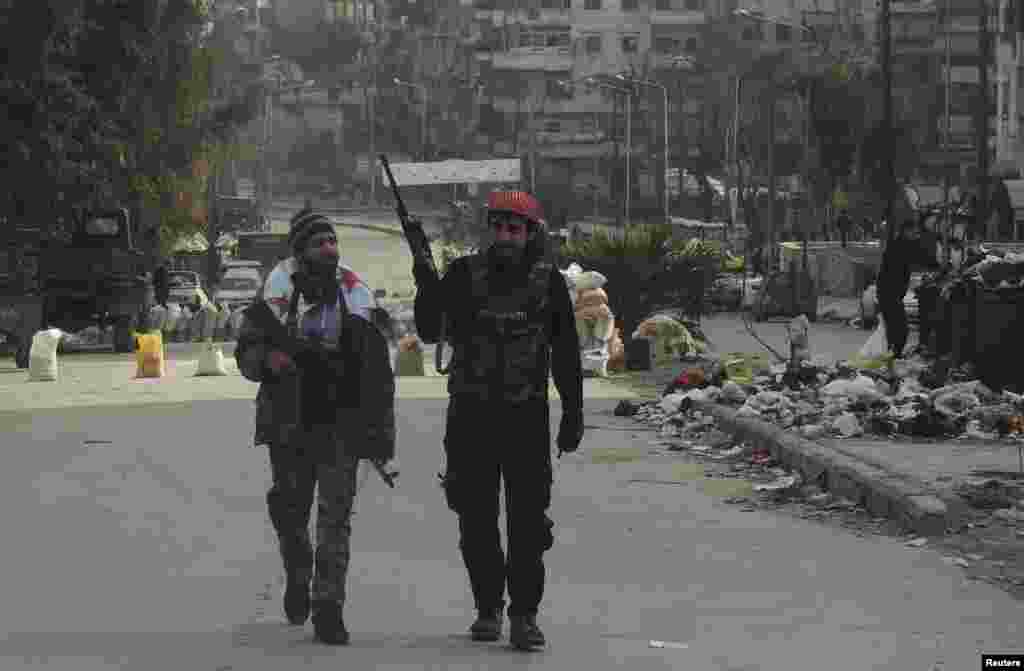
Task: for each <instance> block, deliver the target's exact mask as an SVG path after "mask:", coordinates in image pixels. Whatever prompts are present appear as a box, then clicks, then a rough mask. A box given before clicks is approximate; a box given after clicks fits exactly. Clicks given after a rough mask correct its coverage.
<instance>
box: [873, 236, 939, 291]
mask: <svg viewBox="0 0 1024 671" xmlns="http://www.w3.org/2000/svg"><path fill="white" fill-rule="evenodd" d="M934 243H935V240H934V237H933V236H923V237H922V238H921V239H920V240H907V239H906V238H895V239H893V240H890V241H889V242H888V244H887V245H886V247H885V251H884V252H882V266H881V268H880V270H879V273H878V300H879V301H890V302H896V301H900V302H902V301H903V296H904V295H906V293H907V288H908V287H909V286H910V272H911V270H913V269H914V268H915V267H920V268H928V269H935V268H938V267H939V264H938V262H937V261H936V260H935V258H934ZM929 245H931V248H929Z"/></svg>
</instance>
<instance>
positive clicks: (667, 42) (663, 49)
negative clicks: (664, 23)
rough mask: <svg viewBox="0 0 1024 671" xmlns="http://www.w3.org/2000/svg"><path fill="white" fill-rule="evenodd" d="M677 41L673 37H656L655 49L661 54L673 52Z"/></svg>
mask: <svg viewBox="0 0 1024 671" xmlns="http://www.w3.org/2000/svg"><path fill="white" fill-rule="evenodd" d="M677 44H678V42H676V41H675V40H674V39H672V38H671V37H656V38H654V50H655V51H656V52H657V53H659V54H671V53H674V52H675V50H676V45H677Z"/></svg>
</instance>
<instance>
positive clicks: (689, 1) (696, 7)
mask: <svg viewBox="0 0 1024 671" xmlns="http://www.w3.org/2000/svg"><path fill="white" fill-rule="evenodd" d="M686 9H687V10H688V11H691V12H700V11H703V10H704V0H686Z"/></svg>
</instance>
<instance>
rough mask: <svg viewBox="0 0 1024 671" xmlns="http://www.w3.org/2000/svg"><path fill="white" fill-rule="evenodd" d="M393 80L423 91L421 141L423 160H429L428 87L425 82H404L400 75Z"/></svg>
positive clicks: (399, 84) (398, 84) (400, 84)
mask: <svg viewBox="0 0 1024 671" xmlns="http://www.w3.org/2000/svg"><path fill="white" fill-rule="evenodd" d="M393 81H394V82H395V84H396V85H397V86H408V87H410V88H414V89H420V90H422V91H423V117H422V120H421V122H422V124H423V125H422V126H421V128H420V141H421V145H422V146H421V147H420V151H422V152H423V160H424V161H425V160H427V109H428V108H429V106H430V97H429V96H430V94H429V92H428V91H427V87H426V86H425V85H424V84H413V83H410V82H403V81H402V80H401V79H399V78H398V77H395V78H394V80H393Z"/></svg>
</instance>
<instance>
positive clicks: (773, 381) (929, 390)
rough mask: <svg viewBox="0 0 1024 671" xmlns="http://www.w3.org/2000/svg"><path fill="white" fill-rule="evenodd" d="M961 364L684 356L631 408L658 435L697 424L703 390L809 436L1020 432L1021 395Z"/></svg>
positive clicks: (744, 413)
mask: <svg viewBox="0 0 1024 671" xmlns="http://www.w3.org/2000/svg"><path fill="white" fill-rule="evenodd" d="M968 373H969V371H965V370H956V369H954V370H953V371H946V372H945V374H944V375H943V374H940V372H939V371H937V370H936V366H935V364H929V363H927V362H925V361H924V360H923V359H908V360H903V361H897V362H894V363H893V364H892V365H891V366H889V367H886V368H881V369H871V368H861V367H858V366H855V365H852V364H850V363H849V362H839V363H825V362H822V361H820V360H813V361H804V362H803V363H802V364H801V365H800V367H799V370H798V371H794V370H792V368H791V367H790V366H789V365H787V364H776V365H770V364H768V363H767V362H766V361H765V360H764V358H763V357H746V356H744V355H726V356H724V357H721V358H716V359H712V358H704V359H702V360H697V361H694V362H692V363H690V364H688V365H687V367H685V368H684V369H683V370H682V372H681V373H680V374H679V376H678V377H677V378H676V379H675V380H673V381H672V383H670V384H669V385H668V387H667V388H666V389H665V390H664V394H663V396H662V398H661V399H660V401H657V402H656V403H652V404H650V405H648V406H644V407H642V408H638V409H637V411H636V412H635V416H636V417H637V418H640V419H653V421H656V422H657V423H659V424H660V425H661V426H662V432H663V435H665V436H667V437H688V436H690V434H691V433H692V431H693V430H694V429H695V428H697V425H695V424H694V421H695V420H694V419H693V417H692V415H691V414H690V413H688V412H687V411H688V410H689V408H690V406H691V404H692V401H693V400H706V401H711V402H716V403H721V404H723V405H727V406H731V407H733V408H735V409H736V411H737V415H738V416H739V417H748V418H754V419H760V420H764V421H767V422H770V423H772V424H776V425H778V426H779V427H781V428H785V429H793V430H795V431H798V432H799V433H800V434H801V435H802V436H804V437H806V438H808V439H812V440H813V439H817V438H825V437H835V438H851V437H854V436H861V435H878V436H895V435H903V436H913V437H926V438H942V437H957V436H965V437H971V438H977V439H996V438H1000V437H1011V438H1013V439H1018V438H1024V395H1019V394H1015V393H1013V392H1010V391H1002V392H996V391H993V390H992V389H990V388H988V387H986V386H985V385H984V384H982V383H981V382H979V381H977V380H971V379H969V377H968ZM626 414H632V413H626ZM705 425H706V422H705ZM691 437H692V436H691Z"/></svg>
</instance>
